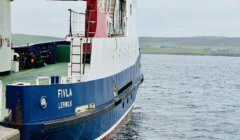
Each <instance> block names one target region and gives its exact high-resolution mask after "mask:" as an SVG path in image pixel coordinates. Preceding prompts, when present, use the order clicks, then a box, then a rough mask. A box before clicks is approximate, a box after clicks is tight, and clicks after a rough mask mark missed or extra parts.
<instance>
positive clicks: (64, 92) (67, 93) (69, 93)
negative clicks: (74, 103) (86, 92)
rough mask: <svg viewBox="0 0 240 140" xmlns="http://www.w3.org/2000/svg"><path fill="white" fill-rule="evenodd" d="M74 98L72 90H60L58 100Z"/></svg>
mask: <svg viewBox="0 0 240 140" xmlns="http://www.w3.org/2000/svg"><path fill="white" fill-rule="evenodd" d="M69 97H72V90H71V89H69V90H68V89H59V90H58V98H69Z"/></svg>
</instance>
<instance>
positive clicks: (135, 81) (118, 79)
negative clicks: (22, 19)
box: [6, 56, 143, 140]
mask: <svg viewBox="0 0 240 140" xmlns="http://www.w3.org/2000/svg"><path fill="white" fill-rule="evenodd" d="M142 82H143V76H142V75H141V74H140V56H139V58H138V59H137V61H136V63H135V64H134V65H133V66H130V67H129V68H127V69H125V70H123V71H122V72H120V73H117V74H114V75H112V76H109V77H106V78H103V79H98V80H94V81H89V82H84V83H75V84H56V85H49V86H37V87H36V86H11V85H8V86H7V92H6V96H7V108H10V109H11V110H12V116H16V117H13V118H12V120H11V121H10V122H6V124H7V125H8V126H10V127H15V128H18V129H20V131H21V139H22V140H38V139H39V140H40V139H51V140H55V139H73V140H80V139H104V138H106V137H109V134H111V133H112V132H114V131H115V130H116V129H117V128H118V127H119V125H121V124H122V123H124V122H125V121H126V120H128V118H129V114H130V112H131V110H132V108H133V105H134V101H135V99H136V95H137V90H138V87H139V86H140V84H141V83H142ZM115 83H116V86H117V93H118V94H117V95H115ZM62 89H66V90H68V91H69V90H70V92H68V91H66V93H65V95H64V96H63V95H61V94H59V90H60V91H61V90H62ZM67 95H69V96H67ZM42 97H45V98H47V100H48V106H47V107H46V108H40V106H39V101H40V99H41V98H42ZM70 102H71V104H67V105H66V103H70ZM62 103H64V104H63V105H62ZM89 103H94V104H95V106H96V107H95V108H94V109H92V110H90V111H86V112H83V113H79V114H76V108H77V107H79V106H83V105H86V104H89ZM16 106H17V107H16Z"/></svg>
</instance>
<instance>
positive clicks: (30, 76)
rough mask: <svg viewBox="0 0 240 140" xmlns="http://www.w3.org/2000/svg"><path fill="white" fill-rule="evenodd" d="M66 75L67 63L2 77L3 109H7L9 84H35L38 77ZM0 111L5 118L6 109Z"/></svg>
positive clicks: (0, 78)
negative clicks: (6, 96) (6, 94)
mask: <svg viewBox="0 0 240 140" xmlns="http://www.w3.org/2000/svg"><path fill="white" fill-rule="evenodd" d="M66 75H67V63H57V64H52V65H47V66H45V67H42V68H34V69H29V70H23V71H20V72H17V73H13V74H11V75H6V76H0V80H1V81H2V83H3V100H2V103H3V104H2V107H3V108H4V107H5V100H6V99H5V91H6V85H7V84H13V83H18V82H24V83H31V84H35V83H36V78H37V77H38V76H66ZM0 111H1V112H2V113H3V116H4V115H5V114H6V113H7V110H5V109H3V110H0ZM0 114H1V113H0ZM0 117H1V116H0ZM0 120H1V118H0Z"/></svg>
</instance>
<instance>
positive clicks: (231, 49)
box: [140, 36, 240, 56]
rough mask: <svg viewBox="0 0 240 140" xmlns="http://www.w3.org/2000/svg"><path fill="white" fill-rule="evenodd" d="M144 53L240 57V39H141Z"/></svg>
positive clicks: (207, 37)
mask: <svg viewBox="0 0 240 140" xmlns="http://www.w3.org/2000/svg"><path fill="white" fill-rule="evenodd" d="M140 47H141V48H142V51H143V53H154V54H174V55H178V54H180V55H222V56H240V37H214V36H202V37H140Z"/></svg>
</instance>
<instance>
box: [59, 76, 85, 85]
mask: <svg viewBox="0 0 240 140" xmlns="http://www.w3.org/2000/svg"><path fill="white" fill-rule="evenodd" d="M83 76H84V75H78V76H65V77H61V84H70V83H80V82H82V80H83Z"/></svg>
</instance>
